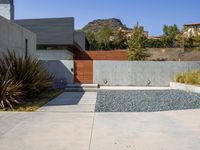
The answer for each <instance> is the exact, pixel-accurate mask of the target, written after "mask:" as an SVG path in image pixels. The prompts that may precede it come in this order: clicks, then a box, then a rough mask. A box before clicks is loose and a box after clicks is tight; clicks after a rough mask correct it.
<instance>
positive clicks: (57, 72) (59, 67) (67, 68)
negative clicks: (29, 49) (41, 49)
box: [41, 60, 74, 86]
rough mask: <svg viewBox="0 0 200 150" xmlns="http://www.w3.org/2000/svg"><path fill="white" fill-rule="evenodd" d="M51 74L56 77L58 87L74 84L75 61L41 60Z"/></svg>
mask: <svg viewBox="0 0 200 150" xmlns="http://www.w3.org/2000/svg"><path fill="white" fill-rule="evenodd" d="M41 62H42V64H43V66H44V67H45V68H46V69H47V70H48V72H49V74H52V75H53V76H54V77H55V84H57V85H56V86H60V85H64V84H67V83H68V84H72V83H73V82H74V71H73V70H74V61H67V60H47V61H45V60H41Z"/></svg>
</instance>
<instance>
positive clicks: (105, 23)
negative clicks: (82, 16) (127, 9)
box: [83, 18, 128, 32]
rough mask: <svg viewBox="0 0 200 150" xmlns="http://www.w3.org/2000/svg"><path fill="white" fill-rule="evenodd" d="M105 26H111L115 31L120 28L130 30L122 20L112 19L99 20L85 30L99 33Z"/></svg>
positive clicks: (88, 25) (90, 23) (91, 23)
mask: <svg viewBox="0 0 200 150" xmlns="http://www.w3.org/2000/svg"><path fill="white" fill-rule="evenodd" d="M103 26H109V27H110V28H112V29H113V30H117V29H119V28H121V29H125V30H127V29H128V28H127V27H126V25H124V24H123V23H122V22H121V20H120V19H116V18H111V19H98V20H94V21H92V22H89V23H88V24H87V25H86V26H85V27H84V28H83V30H84V31H92V32H98V31H99V30H100V29H101V28H102V27H103Z"/></svg>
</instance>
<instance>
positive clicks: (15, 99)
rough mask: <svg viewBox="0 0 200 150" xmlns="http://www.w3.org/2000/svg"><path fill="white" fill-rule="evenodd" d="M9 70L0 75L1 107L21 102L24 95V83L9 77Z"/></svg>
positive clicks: (10, 106)
mask: <svg viewBox="0 0 200 150" xmlns="http://www.w3.org/2000/svg"><path fill="white" fill-rule="evenodd" d="M8 72H9V71H8V70H7V72H6V74H5V75H0V89H1V91H0V107H1V108H2V109H5V108H8V107H9V108H11V109H13V106H14V105H15V104H19V103H20V102H21V97H22V96H23V92H22V84H21V82H17V81H15V80H14V79H11V78H9V77H8Z"/></svg>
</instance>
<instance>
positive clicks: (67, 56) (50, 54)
mask: <svg viewBox="0 0 200 150" xmlns="http://www.w3.org/2000/svg"><path fill="white" fill-rule="evenodd" d="M36 55H37V58H38V59H39V60H73V53H72V52H70V51H68V50H37V51H36Z"/></svg>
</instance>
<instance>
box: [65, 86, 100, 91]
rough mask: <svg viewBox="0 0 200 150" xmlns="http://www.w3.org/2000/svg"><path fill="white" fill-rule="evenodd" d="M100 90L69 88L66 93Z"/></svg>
mask: <svg viewBox="0 0 200 150" xmlns="http://www.w3.org/2000/svg"><path fill="white" fill-rule="evenodd" d="M97 90H98V88H82V87H75V88H74V87H67V88H65V92H96V91H97Z"/></svg>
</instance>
